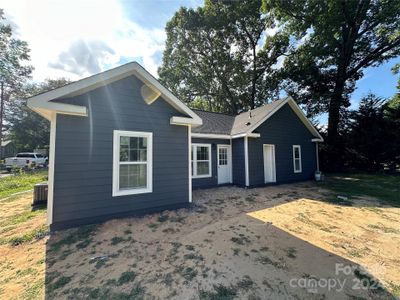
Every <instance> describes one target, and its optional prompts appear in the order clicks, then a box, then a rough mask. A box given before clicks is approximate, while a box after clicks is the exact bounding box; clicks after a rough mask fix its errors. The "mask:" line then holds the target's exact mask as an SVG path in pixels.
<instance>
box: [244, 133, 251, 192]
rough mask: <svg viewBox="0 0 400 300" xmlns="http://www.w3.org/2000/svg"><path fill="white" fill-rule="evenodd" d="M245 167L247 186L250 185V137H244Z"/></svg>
mask: <svg viewBox="0 0 400 300" xmlns="http://www.w3.org/2000/svg"><path fill="white" fill-rule="evenodd" d="M244 168H245V176H246V177H245V178H246V186H249V182H250V180H249V146H248V137H247V136H245V137H244Z"/></svg>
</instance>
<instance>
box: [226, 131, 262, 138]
mask: <svg viewBox="0 0 400 300" xmlns="http://www.w3.org/2000/svg"><path fill="white" fill-rule="evenodd" d="M260 136H261V134H259V133H255V132H247V133H239V134H234V135H232V138H233V139H238V138H242V137H249V138H259V137H260Z"/></svg>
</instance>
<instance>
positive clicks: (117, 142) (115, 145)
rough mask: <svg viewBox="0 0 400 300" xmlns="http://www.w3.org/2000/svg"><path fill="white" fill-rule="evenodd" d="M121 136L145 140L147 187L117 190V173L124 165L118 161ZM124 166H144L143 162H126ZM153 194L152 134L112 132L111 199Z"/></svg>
mask: <svg viewBox="0 0 400 300" xmlns="http://www.w3.org/2000/svg"><path fill="white" fill-rule="evenodd" d="M121 136H127V137H145V138H147V162H145V163H146V164H147V178H146V181H147V182H146V183H147V186H146V187H145V188H136V189H135V188H133V189H124V190H120V189H119V172H120V165H121V164H125V163H121V162H120V161H119V155H120V153H119V152H120V141H121ZM126 164H144V162H134V163H132V162H127V163H126ZM152 192H153V133H152V132H142V131H123V130H114V140H113V191H112V195H113V197H117V196H126V195H135V194H143V193H152Z"/></svg>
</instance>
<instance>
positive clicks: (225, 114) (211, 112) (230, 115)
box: [191, 108, 237, 117]
mask: <svg viewBox="0 0 400 300" xmlns="http://www.w3.org/2000/svg"><path fill="white" fill-rule="evenodd" d="M191 110H194V111H201V112H206V113H210V114H218V115H224V116H229V117H236V116H237V115H232V114H228V113H223V112H216V111H208V110H202V109H197V108H191Z"/></svg>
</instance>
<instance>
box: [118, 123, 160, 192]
mask: <svg viewBox="0 0 400 300" xmlns="http://www.w3.org/2000/svg"><path fill="white" fill-rule="evenodd" d="M113 148H114V159H113V196H123V195H132V194H141V193H151V192H152V180H153V176H152V175H153V174H152V170H153V155H152V154H153V134H152V133H151V132H138V131H121V130H114V147H113Z"/></svg>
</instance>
